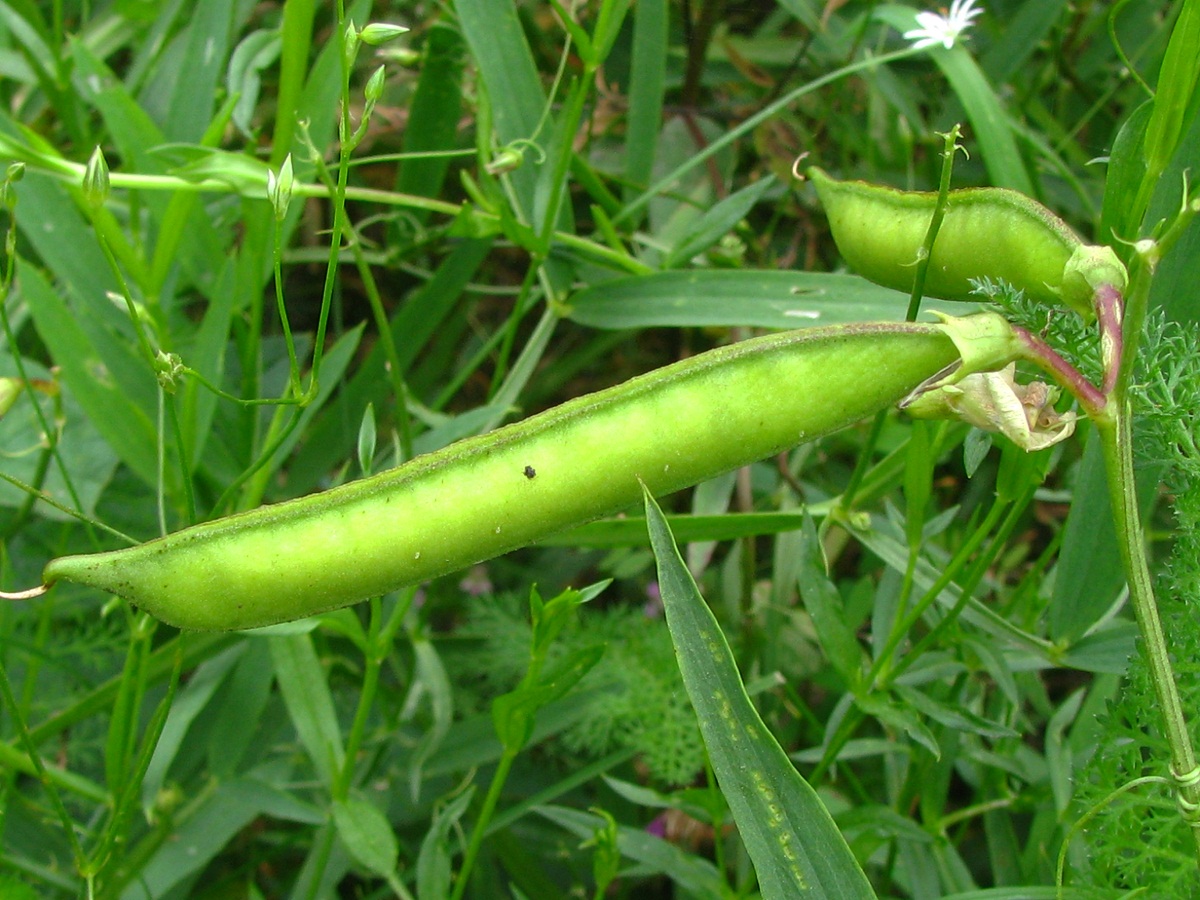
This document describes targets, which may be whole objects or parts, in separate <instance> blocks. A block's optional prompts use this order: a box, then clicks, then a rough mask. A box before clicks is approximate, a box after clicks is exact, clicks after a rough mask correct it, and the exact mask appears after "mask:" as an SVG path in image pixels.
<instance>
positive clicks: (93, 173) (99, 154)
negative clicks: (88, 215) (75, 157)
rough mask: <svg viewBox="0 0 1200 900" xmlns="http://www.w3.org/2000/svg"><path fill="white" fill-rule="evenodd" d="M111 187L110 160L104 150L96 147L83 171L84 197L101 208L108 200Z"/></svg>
mask: <svg viewBox="0 0 1200 900" xmlns="http://www.w3.org/2000/svg"><path fill="white" fill-rule="evenodd" d="M110 187H111V184H110V180H109V175H108V162H107V161H106V160H105V159H104V151H103V150H101V149H100V148H99V147H96V149H95V150H93V151H92V156H91V159H89V160H88V163H87V168H86V169H84V171H83V196H84V199H85V200H87V202H88V204H89V205H90V206H92V208H94V209H99V208H100V207H102V206H103V205H104V203H105V201H107V200H108V193H109V189H110Z"/></svg>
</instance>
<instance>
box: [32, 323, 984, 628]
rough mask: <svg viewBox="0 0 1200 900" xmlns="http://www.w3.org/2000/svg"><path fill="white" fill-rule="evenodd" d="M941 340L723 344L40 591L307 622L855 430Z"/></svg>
mask: <svg viewBox="0 0 1200 900" xmlns="http://www.w3.org/2000/svg"><path fill="white" fill-rule="evenodd" d="M971 318H972V319H973V318H976V317H971ZM993 318H998V317H993ZM950 330H952V328H951V326H948V325H945V324H939V325H927V324H916V323H895V324H890V323H889V324H863V325H851V326H838V327H830V328H815V329H807V330H803V331H793V332H786V333H782V334H774V335H768V336H765V337H760V338H755V339H752V340H748V341H744V342H742V343H738V344H733V345H731V346H728V347H722V348H719V349H716V350H712V351H710V352H708V353H704V354H700V355H698V356H695V357H693V358H691V359H688V360H684V361H682V362H679V363H676V364H674V365H670V366H667V367H665V368H662V369H659V370H657V371H654V372H651V373H649V374H647V375H643V376H641V377H638V378H634V379H632V380H631V381H628V382H626V383H624V384H622V385H618V386H617V387H614V388H609V389H608V390H604V391H600V392H598V393H595V394H591V395H588V396H584V397H580V398H578V399H576V400H572V401H569V402H567V403H565V404H563V405H562V406H559V407H556V408H554V409H551V410H548V411H547V412H544V413H541V414H540V415H536V416H533V417H532V418H529V419H526V420H524V421H522V422H517V423H514V424H512V425H509V426H507V427H505V428H501V429H499V430H497V431H495V432H492V433H490V434H486V435H481V436H478V437H474V438H469V439H467V440H464V441H460V442H458V443H456V444H452V445H450V446H448V447H446V448H444V449H442V450H439V451H437V452H435V453H430V454H427V455H425V456H420V457H417V458H416V459H413V460H411V461H409V462H407V463H405V464H403V465H401V466H398V467H397V468H395V469H392V470H390V471H387V472H383V473H381V474H379V475H375V476H372V477H370V478H365V479H362V480H360V481H356V482H352V483H350V484H346V485H343V486H341V487H338V488H334V489H333V490H330V491H327V492H325V493H322V494H316V495H313V496H310V497H304V498H301V499H299V500H293V501H289V502H286V503H280V504H277V505H274V506H266V507H262V508H260V509H257V510H253V511H251V512H247V513H242V514H239V515H234V516H230V517H228V518H224V519H218V520H215V521H212V522H209V523H207V524H203V525H197V526H194V527H192V528H187V529H184V530H182V531H179V532H176V533H174V534H170V535H168V536H166V537H163V538H160V539H158V540H153V541H149V542H148V543H145V544H141V545H139V546H137V547H132V548H129V549H127V550H118V551H115V552H110V553H99V554H94V555H88V556H69V557H63V558H60V559H56V560H53V561H52V562H50V564H49V565H48V566H47V567H46V570H45V576H44V577H45V581H46V583H47V584H50V583H52V582H55V581H58V580H60V579H66V580H69V581H75V582H79V583H81V584H86V585H90V586H92V587H96V588H100V589H102V590H105V591H109V592H111V593H114V594H118V595H120V596H122V597H125V598H126V599H128V600H131V601H132V602H133V603H135V604H137V605H138V606H140V607H142V608H143V609H145V610H147V611H148V612H150V613H151V614H152V615H154V616H156V617H158V618H160V619H162V620H163V621H165V622H168V623H170V624H172V625H176V626H179V627H181V628H188V629H198V630H232V629H240V628H252V627H256V626H260V625H268V624H271V623H275V622H282V621H287V620H290V619H298V618H302V617H304V616H308V615H312V614H314V613H317V612H321V611H323V610H328V609H332V608H336V607H340V606H345V605H347V604H349V603H354V602H357V601H359V600H362V599H365V598H367V597H371V596H376V595H379V594H383V593H386V592H387V591H391V590H395V589H396V588H399V587H402V586H404V585H409V584H414V583H417V582H421V581H424V580H427V579H430V578H433V577H436V576H439V575H444V574H447V573H450V572H454V571H458V570H460V569H463V568H466V567H467V566H469V565H471V564H473V563H475V562H478V561H480V560H484V559H489V558H491V557H493V556H497V555H499V554H501V553H505V552H507V551H509V550H513V549H515V548H517V547H522V546H525V545H527V544H530V543H533V542H535V541H537V540H539V539H541V538H543V537H545V536H547V535H549V534H552V533H553V532H556V531H560V530H562V529H565V528H568V527H571V526H574V525H578V524H581V523H583V522H586V521H589V520H591V519H595V518H598V517H601V516H604V515H610V514H612V513H615V512H618V511H620V510H622V509H625V508H626V507H628V506H630V505H632V504H634V503H636V502H637V501H638V500H639V498H640V497H641V496H642V493H641V490H642V488H641V483H642V482H644V483H645V484H646V485H647V487H648V488H649V489H650V490H651V491H652V492H653V493H654V494H656V495H661V494H666V493H670V492H672V491H676V490H679V489H681V488H684V487H687V486H688V485H692V484H696V483H697V482H699V481H702V480H704V479H706V478H710V477H712V476H714V475H717V474H719V473H721V472H724V471H728V470H729V469H733V468H736V467H738V466H742V465H745V464H748V463H750V462H753V461H755V460H758V459H762V458H764V457H766V456H770V455H771V454H774V453H778V452H781V451H783V450H786V449H788V448H790V447H794V446H796V445H797V444H799V443H802V442H804V441H808V440H812V439H814V438H816V437H819V436H821V435H824V434H827V433H829V432H831V431H834V430H836V429H839V428H842V427H844V426H846V425H849V424H851V423H853V422H856V421H858V420H860V419H862V418H864V417H866V416H869V415H871V414H873V413H875V412H877V411H878V410H881V409H884V408H886V407H887V406H889V405H891V404H893V403H895V402H896V401H897V400H899V399H900V398H902V397H903V396H905V394H907V393H908V392H909V391H911V390H913V388H914V387H916V386H917V385H918V384H920V383H922V382H923V381H925V380H926V379H929V378H930V377H931V376H933V375H934V374H935V373H937V372H940V371H943V370H945V369H948V368H950V367H952V366H953V364H955V363H956V362H957V361H958V360H959V359H960V356H959V353H958V351H957V349H956V346H955V344H954V342H953V340H952V339H951V338H950V337H948V336H947V335H948V332H949V331H950Z"/></svg>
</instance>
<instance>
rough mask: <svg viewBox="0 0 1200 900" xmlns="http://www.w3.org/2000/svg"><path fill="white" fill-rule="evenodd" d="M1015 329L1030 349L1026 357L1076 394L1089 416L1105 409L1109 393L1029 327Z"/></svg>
mask: <svg viewBox="0 0 1200 900" xmlns="http://www.w3.org/2000/svg"><path fill="white" fill-rule="evenodd" d="M1013 331H1014V332H1015V333H1016V335H1017V337H1018V338H1020V340H1021V342H1022V343H1023V344H1024V345H1025V347H1026V349H1027V351H1028V353H1027V356H1026V358H1027V359H1028V360H1030V361H1031V362H1034V363H1036V364H1037V365H1039V366H1041V368H1042V369H1044V370H1045V371H1047V372H1049V373H1050V374H1051V375H1053V376H1054V377H1055V378H1056V379H1057V380H1058V382H1059V383H1060V384H1062V385H1064V386H1065V387H1066V388H1067V390H1069V391H1070V392H1071V393H1072V394H1074V395H1075V398H1076V399H1077V400H1078V401H1079V403H1080V404H1081V405H1082V406H1083V408H1084V410H1085V411H1086V412H1087V414H1088V415H1089V416H1095V415H1096V414H1098V413H1100V412H1101V411H1102V410H1103V409H1104V407H1105V404H1106V403H1107V400H1108V398H1107V394H1106V393H1105V392H1103V391H1101V390H1100V389H1099V388H1097V387H1096V386H1095V385H1094V384H1092V383H1091V382H1090V381H1088V380H1087V379H1086V378H1084V377H1083V374H1082V373H1081V372H1080V371H1079V370H1078V369H1076V368H1075V367H1074V366H1073V365H1071V364H1070V363H1069V362H1067V361H1066V360H1065V359H1063V358H1062V357H1061V356H1059V354H1058V353H1057V351H1055V350H1054V348H1053V347H1051V346H1050V345H1049V344H1047V343H1046V342H1045V341H1044V340H1042V338H1040V337H1039V336H1038V335H1036V334H1034V333H1033V332H1031V331H1029V329H1027V328H1022V327H1021V326H1019V325H1014V326H1013ZM1106 383H1107V382H1106Z"/></svg>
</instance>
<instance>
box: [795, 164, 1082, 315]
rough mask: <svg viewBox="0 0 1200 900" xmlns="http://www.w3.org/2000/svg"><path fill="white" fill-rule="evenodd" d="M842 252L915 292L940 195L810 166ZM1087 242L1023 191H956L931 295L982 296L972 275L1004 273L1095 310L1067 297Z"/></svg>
mask: <svg viewBox="0 0 1200 900" xmlns="http://www.w3.org/2000/svg"><path fill="white" fill-rule="evenodd" d="M808 176H809V178H810V179H811V180H812V183H813V185H814V186H815V187H816V189H817V196H818V197H820V199H821V204H822V206H824V207H825V213H826V215H827V216H828V217H829V227H830V229H831V230H832V232H833V240H834V243H836V244H837V248H838V252H840V253H841V255H842V258H843V259H845V261H846V265H848V266H849V267H850V269H851V270H852V271H854V272H856V273H857V274H859V275H861V276H863V277H864V278H866V279H868V280H870V281H874V282H875V283H876V284H882V285H884V286H885V287H890V288H895V289H896V290H899V291H904V292H906V293H907V292H909V291H911V290H912V287H913V279H914V277H915V276H916V272H917V256H918V252H919V251H920V249H921V247H922V246H923V245H924V243H925V236H926V233H927V232H928V230H929V223H930V221H931V220H932V218H933V212H934V208H935V206H936V205H937V194H936V193H926V192H923V191H898V190H895V189H893V188H889V187H881V186H879V185H873V184H867V183H866V182H863V181H839V180H837V179H835V178H832V177H830V176H829V175H828V174H827V173H825V172H823V171H822V170H821V169H818V168H812V169H809V170H808ZM1082 246H1083V241H1082V240H1080V238H1079V236H1078V235H1076V234H1075V232H1074V231H1072V230H1071V228H1070V227H1069V226H1068V225H1067V224H1066V223H1065V222H1064V221H1063V220H1062V219H1060V218H1058V217H1057V216H1056V215H1054V214H1053V213H1052V212H1050V210H1048V209H1046V208H1045V207H1044V206H1042V205H1041V204H1040V203H1037V202H1035V201H1033V200H1031V199H1029V198H1028V197H1026V196H1025V195H1023V194H1019V193H1017V192H1016V191H1010V190H1006V189H1004V188H969V189H966V190H958V191H950V193H949V195H948V197H947V201H946V213H945V218H944V219H943V220H942V225H941V228H940V229H939V230H938V235H937V240H936V241H935V243H934V246H933V252H932V254H931V257H930V264H929V272H928V275H927V276H926V281H925V294H926V295H927V296H930V297H940V298H942V299H945V300H979V299H980V298H979V297H977V296H975V297H973V296H972V295H971V288H972V285H971V279H972V278H977V279H978V278H990V279H992V280H993V281H996V280H999V279H1003V280H1004V281H1007V282H1008V283H1009V284H1011V285H1012V286H1013V287H1016V288H1020V289H1021V290H1022V291H1024V292H1025V294H1026V295H1027V296H1029V297H1033V298H1036V299H1038V300H1042V301H1045V302H1047V303H1062V302H1064V301H1065V302H1067V303H1068V304H1069V305H1071V306H1073V307H1077V305H1078V304H1079V303H1080V301H1081V300H1082V303H1083V305H1084V308H1083V309H1082V310H1080V312H1082V313H1083V314H1085V315H1090V310H1089V308H1088V306H1087V301H1088V299H1090V298H1076V297H1075V296H1070V297H1065V298H1064V297H1063V292H1062V287H1063V273H1064V271H1065V270H1066V268H1067V263H1068V262H1069V261H1070V260H1071V256H1072V254H1074V253H1075V252H1076V250H1078V249H1079V248H1080V247H1082Z"/></svg>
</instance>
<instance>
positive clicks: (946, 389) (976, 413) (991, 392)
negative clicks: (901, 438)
mask: <svg viewBox="0 0 1200 900" xmlns="http://www.w3.org/2000/svg"><path fill="white" fill-rule="evenodd" d="M1015 375H1016V366H1015V365H1012V364H1010V365H1008V366H1006V367H1005V368H1004V369H1002V370H1000V371H999V372H980V373H976V374H973V375H967V376H966V377H965V378H963V379H962V380H961V381H959V382H958V383H957V384H950V385H944V386H942V387H939V388H935V389H934V390H931V391H929V392H927V393H925V394H922V395H921V396H919V397H917V398H915V399H914V400H912V401H911V402H910V403H908V404H907V405H906V406H905V410H906V411H907V412H908V413H909V414H910V415H912V416H915V417H917V418H920V419H960V420H962V421H964V422H966V423H968V424H969V425H974V426H975V427H976V428H981V429H983V430H984V431H991V432H998V433H1000V434H1002V435H1004V436H1005V437H1007V438H1008V439H1009V440H1011V441H1012V442H1013V443H1014V444H1016V445H1017V446H1018V447H1020V448H1022V449H1023V450H1028V451H1030V452H1032V451H1034V450H1044V449H1045V448H1046V447H1051V446H1053V445H1054V444H1057V443H1058V442H1059V441H1065V440H1066V439H1067V438H1069V437H1070V436H1071V435H1072V434H1074V432H1075V420H1076V418H1077V417H1076V414H1075V413H1073V412H1066V413H1060V412H1058V411H1057V410H1055V408H1054V403H1055V401H1056V400H1058V396H1059V390H1058V388H1056V387H1051V386H1050V385H1047V384H1045V383H1043V382H1041V381H1033V382H1030V383H1029V384H1017V382H1016V380H1015Z"/></svg>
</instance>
